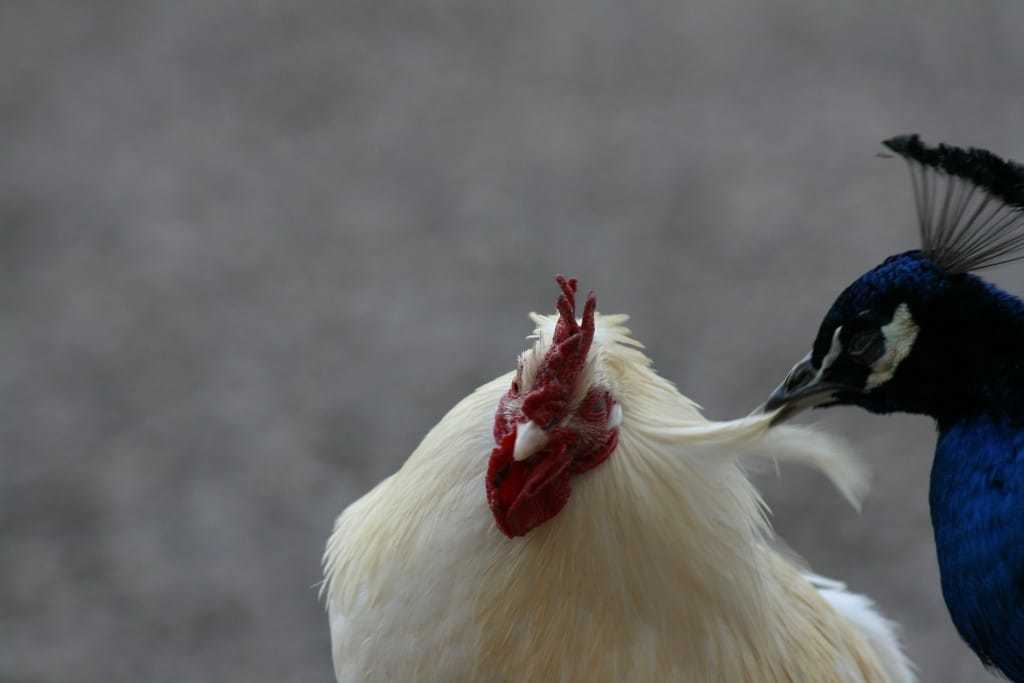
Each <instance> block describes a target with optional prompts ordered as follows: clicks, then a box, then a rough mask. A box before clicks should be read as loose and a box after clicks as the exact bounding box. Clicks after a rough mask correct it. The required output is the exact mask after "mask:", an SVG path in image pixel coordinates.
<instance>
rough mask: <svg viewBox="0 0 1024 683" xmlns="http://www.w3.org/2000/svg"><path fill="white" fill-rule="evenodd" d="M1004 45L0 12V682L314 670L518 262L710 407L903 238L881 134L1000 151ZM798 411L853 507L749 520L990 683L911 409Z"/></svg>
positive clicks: (545, 13)
mask: <svg viewBox="0 0 1024 683" xmlns="http://www.w3.org/2000/svg"><path fill="white" fill-rule="evenodd" d="M1022 27H1024V5H1022V4H1021V3H1000V4H992V3H986V2H982V3H970V4H968V3H926V2H916V3H900V4H899V5H898V6H893V4H892V3H881V2H877V3H831V4H824V3H816V2H809V1H802V2H793V1H787V2H776V3H772V4H771V5H770V6H769V5H763V6H758V5H757V4H754V3H746V2H733V1H730V2H723V1H721V0H716V2H714V3H709V2H697V1H693V2H679V1H675V0H673V1H663V2H637V3H610V2H604V1H602V0H589V1H588V0H565V1H561V0H556V1H555V2H540V1H536V2H534V1H527V2H516V3H509V2H483V1H475V2H456V1H453V2H420V3H400V2H390V1H388V0H373V1H367V2H352V1H338V0H334V1H330V0H323V1H319V0H292V1H290V2H271V1H263V2H237V1H231V0H176V1H175V2H158V1H157V0H147V1H144V2H113V1H111V2H102V3H101V2H92V3H84V2H70V1H69V2H50V1H46V0H32V1H19V0H6V1H5V2H3V3H2V4H0V65H2V67H0V142H2V145H0V268H2V270H0V273H2V281H0V284H2V286H0V316H2V319H0V352H2V361H0V386H2V391H3V396H2V408H0V416H2V418H0V420H2V422H0V439H2V441H0V444H2V454H3V461H2V466H0V542H2V552H0V679H2V680H4V681H110V680H124V681H128V680H134V681H154V682H161V681H169V682H170V681H174V682H181V681H327V680H329V679H330V676H331V674H330V652H329V642H328V641H329V638H328V630H327V624H326V619H325V617H324V615H323V612H322V607H321V605H320V604H319V602H318V600H317V596H316V591H315V589H314V584H315V583H316V582H317V580H318V578H319V561H320V554H321V550H322V547H323V542H324V540H325V538H326V537H327V534H328V532H329V530H330V528H331V524H332V521H333V518H334V517H335V515H337V514H338V512H339V511H340V510H341V509H342V508H343V507H344V506H345V505H346V504H348V503H349V502H350V501H352V500H354V499H355V498H356V497H357V496H359V495H360V494H362V493H364V492H365V491H366V490H368V489H369V488H370V487H371V486H372V485H373V484H374V483H375V482H377V481H378V480H379V479H381V478H382V477H384V476H386V475H388V474H389V473H391V472H392V471H394V470H395V469H396V468H397V467H398V465H399V464H400V463H401V462H402V461H403V459H404V458H405V457H406V455H407V454H408V453H409V452H410V451H411V450H412V449H413V448H414V447H415V445H416V444H417V442H418V440H419V438H420V437H421V436H422V435H423V434H424V433H425V431H426V430H427V429H428V428H429V427H430V426H432V425H433V424H434V423H435V422H436V421H437V420H438V418H440V416H441V415H442V414H443V413H444V412H445V411H446V410H447V409H448V408H449V407H450V406H451V405H452V404H453V403H454V402H455V401H457V400H458V399H459V398H461V397H462V396H464V395H465V394H467V393H468V392H470V391H471V390H472V389H473V388H474V387H475V386H477V385H478V384H480V383H482V382H484V381H485V380H488V379H490V378H491V377H493V376H495V375H497V374H499V373H503V372H505V371H506V370H508V369H510V368H511V367H512V366H513V363H514V359H515V355H516V354H517V353H518V352H519V351H520V350H521V349H522V348H524V346H525V342H524V340H523V338H524V336H525V335H526V334H527V333H528V331H529V329H530V325H529V323H528V321H527V319H526V313H527V311H530V310H535V309H540V310H548V309H549V308H550V307H551V304H552V302H553V300H554V295H555V290H554V287H553V285H552V282H551V277H552V275H553V274H554V273H556V272H564V273H569V274H573V275H576V276H578V277H580V278H581V280H582V285H583V287H585V288H591V287H592V288H594V289H596V290H597V292H598V294H599V297H600V302H601V308H602V310H604V311H606V312H628V313H630V314H632V315H633V325H632V327H633V329H634V331H635V333H636V334H637V336H638V337H639V338H640V339H641V340H643V341H644V342H645V343H646V344H647V346H648V349H649V353H650V355H651V356H652V357H653V358H654V359H655V362H656V364H657V366H658V368H659V369H660V371H661V373H662V374H664V375H665V376H667V377H669V378H671V379H673V380H675V381H676V382H677V383H678V384H679V386H680V387H681V389H682V390H683V391H684V393H686V394H688V395H690V396H691V397H693V398H694V399H695V400H697V401H699V402H700V403H702V404H703V405H704V406H705V408H706V410H707V412H708V414H709V415H710V416H712V417H718V418H725V417H732V416H736V415H738V414H744V413H746V412H747V411H749V410H750V409H751V408H752V407H754V406H755V405H757V404H758V403H760V402H761V401H762V400H763V399H764V398H765V396H766V395H767V393H768V392H769V391H770V390H771V389H772V388H773V387H774V385H775V384H776V382H777V381H778V380H779V379H780V378H781V377H782V375H783V374H784V373H785V372H786V371H787V370H788V369H789V367H790V366H791V364H792V363H793V362H794V361H796V360H797V359H798V358H799V357H800V356H802V355H803V354H804V353H805V352H806V350H807V348H808V347H809V345H810V342H811V340H812V338H813V335H814V332H815V331H816V327H817V324H818V322H819V320H820V318H821V315H822V314H823V312H824V310H825V309H826V307H827V305H828V304H829V303H830V302H831V301H832V299H833V297H834V296H835V295H836V293H837V292H838V291H839V290H840V289H841V288H842V287H843V286H845V285H846V284H847V283H848V282H849V281H850V280H852V279H853V278H854V277H856V276H857V275H858V274H859V273H860V272H861V271H863V270H865V269H866V268H868V267H870V266H872V265H874V264H875V263H876V262H878V261H879V260H881V259H882V258H883V257H885V256H886V255H888V254H889V253H891V252H895V251H898V250H903V249H906V248H911V247H913V246H914V244H915V232H914V230H915V228H914V222H913V221H914V219H913V214H912V202H911V199H910V192H909V182H908V180H907V176H906V172H905V169H904V167H903V165H902V163H901V162H899V161H896V160H884V159H879V158H877V157H876V156H875V154H876V153H877V152H879V151H880V150H881V148H880V146H879V141H880V140H881V139H883V138H886V137H888V136H891V135H893V134H897V133H903V132H913V131H919V132H921V133H922V134H924V135H925V136H926V139H928V140H930V141H938V140H946V141H951V142H956V143H960V144H970V145H979V146H985V147H989V148H991V149H993V150H995V151H997V152H1000V153H1002V154H1005V155H1009V156H1011V157H1015V158H1018V159H1020V158H1024V123H1022V121H1024V83H1022V80H1021V73H1022V72H1024V41H1022V40H1021V39H1020V35H1021V29H1022ZM992 277H994V278H995V279H996V280H997V281H998V282H999V283H1000V284H1003V285H1004V286H1007V287H1009V288H1011V289H1012V290H1014V291H1017V292H1018V293H1020V292H1024V268H1022V267H1020V266H1017V267H1012V266H1011V267H1007V268H1004V269H1002V270H1000V271H997V272H996V273H994V274H993V275H992ZM804 421H818V422H821V423H823V424H825V425H827V426H828V428H830V429H832V430H835V431H838V432H841V433H843V434H845V435H847V436H848V437H849V438H851V439H852V440H853V441H854V443H855V444H856V445H857V446H859V447H860V448H861V449H862V450H863V451H864V453H865V454H866V457H868V458H869V459H870V461H871V463H872V465H873V467H874V469H875V472H876V474H877V480H876V486H875V488H874V490H873V492H872V494H871V496H870V498H869V499H868V501H867V504H866V508H865V510H864V512H863V514H861V515H857V514H856V513H854V512H853V511H852V510H850V509H849V508H848V507H847V506H845V504H844V503H843V502H842V501H841V500H840V499H839V496H838V495H837V494H836V493H835V492H834V491H833V490H832V489H831V488H830V487H829V486H828V485H827V484H826V483H825V482H824V480H823V479H821V478H820V477H819V476H817V475H815V474H812V473H808V472H804V471H801V470H799V469H796V468H791V467H789V468H784V469H783V472H782V476H781V478H778V479H777V478H775V477H774V476H773V475H772V476H763V477H760V478H759V481H760V483H761V484H762V485H763V488H764V489H765V491H766V494H767V497H768V500H769V502H770V503H771V505H772V507H773V508H774V511H775V523H776V525H777V527H778V529H779V531H780V533H781V535H782V536H783V537H784V538H785V539H787V540H788V542H789V543H790V544H791V545H792V546H793V547H794V548H795V549H796V550H797V551H798V552H799V553H801V554H802V555H804V556H805V557H806V558H807V559H808V560H809V561H810V563H811V564H812V565H813V567H814V568H815V569H817V570H818V571H820V572H821V573H824V574H827V575H829V576H835V577H837V578H840V579H843V580H845V581H847V582H849V584H851V585H852V587H853V588H855V589H856V590H859V591H864V592H867V593H869V594H870V595H871V596H873V597H874V598H876V599H877V601H878V602H879V603H880V604H881V606H882V608H883V609H884V611H885V612H886V613H887V614H888V615H890V616H892V617H893V618H895V619H897V620H898V621H900V622H901V623H902V624H903V626H904V628H905V633H906V639H907V642H908V643H909V649H910V654H911V656H912V657H913V658H914V659H915V660H916V661H917V663H918V664H919V665H920V668H921V671H922V674H923V676H922V678H923V680H924V681H938V682H961V681H982V680H990V679H988V677H987V675H986V674H985V673H984V672H983V670H982V668H981V667H980V666H979V665H978V664H976V663H975V660H974V657H973V655H972V654H970V652H969V651H968V649H967V648H966V646H964V645H963V644H961V643H960V641H959V640H958V638H957V636H956V634H955V632H954V630H953V628H952V626H951V625H950V622H949V620H948V618H947V616H946V612H945V608H944V606H943V604H942V600H941V597H940V592H939V584H938V577H937V572H936V566H935V560H934V550H933V545H932V538H931V531H930V527H929V521H928V511H927V478H928V471H929V466H930V461H931V452H932V448H933V445H934V438H933V429H932V426H931V424H930V423H928V422H927V421H926V420H924V419H922V418H912V417H905V416H900V417H889V418H877V417H870V416H867V415H865V414H861V413H858V412H854V411H852V410H851V411H847V412H834V413H818V414H816V415H812V416H810V417H808V418H804ZM481 457H483V456H481ZM992 680H994V679H992Z"/></svg>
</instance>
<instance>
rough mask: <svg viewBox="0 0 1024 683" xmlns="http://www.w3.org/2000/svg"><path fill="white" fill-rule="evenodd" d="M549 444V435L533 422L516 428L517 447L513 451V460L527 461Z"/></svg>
mask: <svg viewBox="0 0 1024 683" xmlns="http://www.w3.org/2000/svg"><path fill="white" fill-rule="evenodd" d="M547 442H548V435H547V433H546V432H545V431H544V430H543V429H542V428H541V427H540V426H539V425H538V424H537V423H536V422H534V421H533V420H530V421H529V422H525V423H521V424H519V425H517V426H516V445H515V448H514V449H513V450H512V459H513V460H515V461H516V462H519V461H520V460H526V459H527V458H529V457H530V456H531V455H533V454H534V453H536V452H537V451H538V450H539V449H541V448H543V447H544V444H546V443H547Z"/></svg>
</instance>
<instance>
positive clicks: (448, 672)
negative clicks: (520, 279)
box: [324, 277, 914, 683]
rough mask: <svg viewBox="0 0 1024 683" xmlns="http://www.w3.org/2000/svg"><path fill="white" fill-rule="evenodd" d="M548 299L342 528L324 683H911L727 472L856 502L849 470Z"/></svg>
mask: <svg viewBox="0 0 1024 683" xmlns="http://www.w3.org/2000/svg"><path fill="white" fill-rule="evenodd" d="M558 283H559V285H560V286H561V289H562V295H561V296H560V297H559V300H558V303H557V307H558V311H559V313H558V315H553V316H540V315H536V314H534V315H533V316H532V318H533V320H534V321H535V322H536V324H537V330H536V343H535V344H534V346H533V348H532V349H531V350H528V351H526V352H525V353H524V354H523V355H522V357H521V359H520V362H519V367H518V369H517V370H516V371H515V372H513V373H509V374H507V375H504V376H502V377H499V378H498V379H496V380H494V381H492V382H489V383H488V384H485V385H484V386H482V387H480V388H479V389H477V390H476V391H475V392H473V393H472V394H471V395H469V396H468V397H466V398H465V399H463V400H462V401H461V402H459V404H458V405H456V406H455V407H454V408H453V409H452V410H451V411H450V412H449V413H448V414H447V415H446V416H445V417H444V418H443V419H442V420H441V422H440V423H439V424H438V425H437V426H436V427H434V428H433V429H432V430H431V431H430V433H429V434H427V436H426V438H425V439H424V440H423V442H422V443H421V444H420V445H419V447H418V448H417V449H416V450H415V452H413V454H412V456H410V457H409V459H408V461H407V462H406V463H405V465H404V466H403V467H402V468H401V469H400V470H399V471H398V472H396V473H395V474H394V475H392V476H391V477H389V478H388V479H386V480H385V481H383V482H381V483H380V484H379V485H378V486H377V487H376V488H375V489H373V490H372V491H371V492H370V493H368V494H366V495H365V496H363V497H362V498H361V499H359V500H358V501H356V502H355V503H353V504H352V505H350V506H349V507H348V508H347V509H346V510H345V511H344V512H343V513H342V514H341V516H340V517H339V518H338V520H337V523H336V525H335V528H334V533H333V534H332V536H331V538H330V540H329V542H328V544H327V551H326V553H325V557H324V563H325V588H326V592H327V606H328V612H329V616H330V626H331V639H332V643H333V647H332V650H333V657H334V669H335V673H336V675H337V679H338V681H342V682H346V683H348V682H356V681H485V682H488V683H489V682H492V681H565V682H568V681H587V682H588V683H589V682H598V681H616V682H618V681H687V682H695V683H696V682H700V683H705V682H717V681H722V682H724V683H741V682H746V683H770V682H775V681H779V682H782V681H785V682H787V683H876V682H882V681H884V682H887V683H891V682H899V683H909V682H911V681H913V680H914V675H913V673H912V671H911V667H910V665H909V663H908V662H907V660H906V659H905V658H904V655H903V654H902V652H901V650H900V647H899V644H898V641H897V639H896V637H895V635H894V633H893V630H892V627H891V625H890V623H889V622H887V621H886V620H884V619H883V618H882V617H880V616H879V615H878V614H877V613H876V612H875V611H874V610H873V609H872V605H871V603H870V601H868V600H867V599H866V598H864V597H861V596H858V595H853V594H850V593H847V592H845V590H844V588H843V586H842V585H841V584H837V583H832V582H829V581H825V580H822V579H819V578H817V577H812V576H806V575H803V574H801V572H800V570H799V568H798V567H797V566H795V565H794V564H793V562H792V561H791V560H789V559H787V557H785V556H784V555H782V554H781V553H779V552H778V551H777V550H775V549H773V548H772V547H771V530H770V527H769V526H768V523H767V521H766V519H765V514H764V513H765V510H764V505H763V503H762V501H761V499H760V497H759V496H758V494H757V492H756V491H755V489H754V488H753V487H752V485H751V484H750V482H749V481H748V479H747V477H746V476H745V475H744V473H743V470H742V469H741V466H740V464H739V460H740V459H741V458H743V457H749V456H754V457H768V458H787V459H796V460H801V461H804V462H806V463H810V464H812V465H814V466H817V467H819V468H820V469H821V470H822V471H824V472H825V473H826V474H827V475H828V476H829V477H830V478H831V479H832V480H833V482H835V483H836V485H837V486H838V487H839V488H840V489H841V490H842V491H843V492H844V493H845V494H846V495H847V496H848V497H850V498H851V500H854V501H856V499H857V497H858V496H859V495H860V494H861V493H862V492H863V488H864V482H865V480H864V477H863V473H862V471H861V470H860V469H859V467H858V466H857V464H856V463H855V461H853V460H852V459H850V457H849V456H848V455H847V453H846V452H845V451H844V450H843V448H842V447H841V446H840V445H839V444H837V443H835V442H834V441H833V440H831V439H830V438H828V437H826V436H825V435H822V434H820V433H817V432H814V431H809V430H807V429H805V428H798V427H789V426H782V427H775V428H771V429H769V423H770V420H771V417H772V416H771V415H767V416H754V417H748V418H744V419H741V420H736V421H732V422H710V421H708V420H706V419H705V418H704V417H702V416H701V414H700V412H699V410H698V408H697V406H696V405H695V404H693V403H692V402H691V401H690V400H689V399H687V398H685V397H684V396H682V395H681V394H680V393H679V392H678V391H677V390H676V389H675V387H674V386H673V385H672V384H671V383H670V382H668V381H666V380H664V379H662V378H661V377H659V376H658V375H657V374H655V372H654V371H653V370H652V369H651V363H650V361H649V360H648V359H647V357H646V356H644V354H643V353H642V352H641V351H640V348H641V345H640V343H639V342H637V341H635V340H633V339H632V338H631V337H630V336H629V335H630V333H629V330H627V329H626V328H625V327H624V326H623V323H624V322H625V321H626V316H624V315H607V316H602V315H600V314H596V313H595V299H594V296H593V294H591V295H590V296H589V297H588V299H587V302H586V306H585V308H584V311H583V315H582V320H581V321H577V319H576V316H575V302H574V299H575V292H576V282H575V280H565V279H564V278H561V277H559V278H558ZM570 494H571V498H572V500H571V501H570Z"/></svg>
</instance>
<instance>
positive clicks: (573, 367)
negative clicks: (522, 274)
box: [523, 275, 597, 425]
mask: <svg viewBox="0 0 1024 683" xmlns="http://www.w3.org/2000/svg"><path fill="white" fill-rule="evenodd" d="M555 282H557V283H558V286H559V288H561V290H562V294H561V296H559V297H558V300H557V301H556V302H555V307H556V308H557V309H558V313H559V318H558V323H557V324H556V325H555V333H554V335H553V336H552V338H551V348H549V349H548V351H547V353H546V354H545V355H544V360H543V361H542V362H541V365H540V368H539V369H538V370H537V378H536V380H535V381H534V384H533V389H532V390H531V391H530V393H529V395H527V396H526V399H525V400H524V401H523V413H524V414H525V415H526V416H527V417H529V418H530V419H532V420H535V421H536V422H537V423H538V424H541V425H544V424H546V423H547V422H548V421H549V420H550V418H551V417H553V416H556V415H559V414H560V413H561V412H562V411H564V410H565V409H566V408H567V407H568V406H567V403H568V401H569V398H570V397H571V396H572V392H573V387H574V386H575V385H576V381H577V380H578V379H579V376H580V372H581V371H582V370H583V364H584V363H586V361H587V354H588V353H589V352H590V345H591V343H593V341H594V310H595V309H596V308H597V297H595V296H594V293H593V292H590V293H589V294H588V295H587V301H586V303H585V304H584V305H583V318H582V321H581V322H579V323H577V322H576V278H568V279H567V278H565V277H563V276H562V275H558V276H556V277H555Z"/></svg>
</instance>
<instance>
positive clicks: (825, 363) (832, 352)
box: [815, 325, 843, 381]
mask: <svg viewBox="0 0 1024 683" xmlns="http://www.w3.org/2000/svg"><path fill="white" fill-rule="evenodd" d="M842 330H843V326H842V325H840V326H839V327H837V328H836V331H835V332H833V333H832V345H831V346H829V347H828V353H826V354H825V357H824V358H822V359H821V369H820V370H818V376H817V377H815V381H818V380H820V379H821V376H822V374H824V372H825V371H826V370H828V369H829V367H831V366H832V364H833V363H835V362H836V358H839V354H841V353H842V352H843V342H841V341H839V333H840V332H842Z"/></svg>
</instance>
